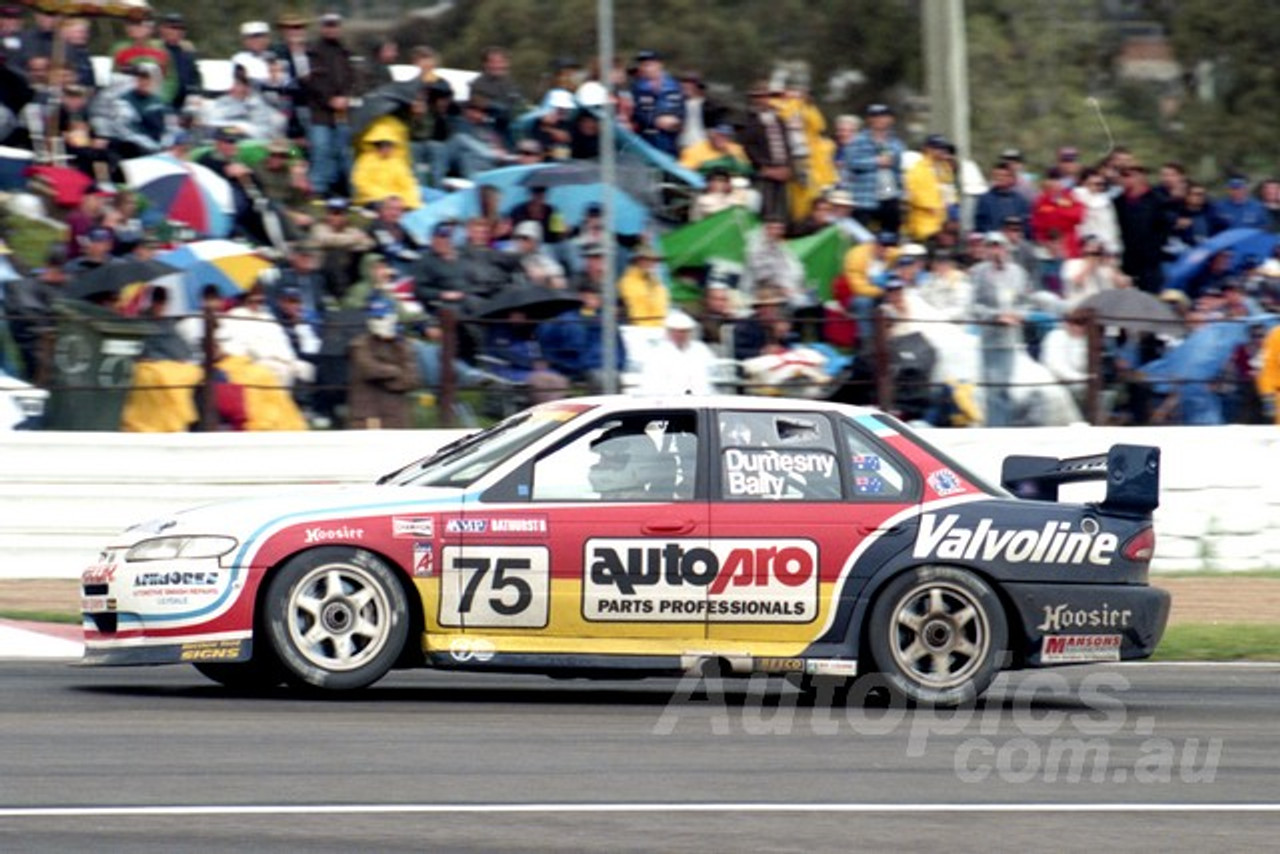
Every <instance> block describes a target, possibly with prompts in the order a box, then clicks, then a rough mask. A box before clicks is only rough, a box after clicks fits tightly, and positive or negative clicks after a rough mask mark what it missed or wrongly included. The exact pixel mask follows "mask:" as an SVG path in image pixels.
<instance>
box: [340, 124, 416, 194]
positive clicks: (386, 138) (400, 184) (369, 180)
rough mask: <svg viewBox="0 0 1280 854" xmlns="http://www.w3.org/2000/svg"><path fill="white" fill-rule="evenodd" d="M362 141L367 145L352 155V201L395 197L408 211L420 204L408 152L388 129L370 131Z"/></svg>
mask: <svg viewBox="0 0 1280 854" xmlns="http://www.w3.org/2000/svg"><path fill="white" fill-rule="evenodd" d="M364 144H365V145H367V146H368V148H366V149H365V150H364V151H362V152H361V153H360V156H359V157H357V158H356V164H355V168H354V169H353V170H352V172H351V190H352V192H353V194H354V197H355V201H356V204H362V205H364V204H369V203H370V202H379V201H381V200H383V199H385V198H387V197H388V196H398V197H400V199H401V200H402V201H403V202H404V206H405V207H406V208H408V209H410V210H413V209H415V208H419V207H421V206H422V195H421V192H420V190H419V189H418V180H417V178H415V177H414V174H413V168H412V166H411V165H410V159H409V154H408V152H407V151H406V150H405V149H404V147H403V146H402V145H401V143H400V141H398V140H397V139H396V138H395V136H393V135H392V132H391V130H389V129H385V130H378V129H375V130H373V131H370V132H369V134H368V135H367V136H366V138H365V141H364Z"/></svg>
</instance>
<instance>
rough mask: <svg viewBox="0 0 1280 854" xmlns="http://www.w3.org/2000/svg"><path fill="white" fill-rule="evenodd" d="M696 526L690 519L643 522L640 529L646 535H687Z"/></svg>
mask: <svg viewBox="0 0 1280 854" xmlns="http://www.w3.org/2000/svg"><path fill="white" fill-rule="evenodd" d="M696 526H697V523H696V522H695V521H694V520H692V519H659V520H657V521H654V522H645V523H644V525H643V526H642V527H641V528H640V530H641V531H643V532H644V533H646V534H655V535H656V534H667V535H670V534H687V533H689V532H690V531H692V530H693V529H694V528H695V527H696Z"/></svg>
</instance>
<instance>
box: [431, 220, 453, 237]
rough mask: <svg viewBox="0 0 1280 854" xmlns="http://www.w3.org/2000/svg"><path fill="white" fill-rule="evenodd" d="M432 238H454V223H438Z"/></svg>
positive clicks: (433, 230) (432, 232)
mask: <svg viewBox="0 0 1280 854" xmlns="http://www.w3.org/2000/svg"><path fill="white" fill-rule="evenodd" d="M431 236H432V237H453V223H451V222H438V223H436V224H435V227H434V228H432V229H431Z"/></svg>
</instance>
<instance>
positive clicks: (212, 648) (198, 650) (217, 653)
mask: <svg viewBox="0 0 1280 854" xmlns="http://www.w3.org/2000/svg"><path fill="white" fill-rule="evenodd" d="M243 646H244V641H242V640H218V641H197V642H195V643H184V644H183V645H182V650H181V652H180V654H179V660H181V661H234V660H236V659H238V658H239V657H240V650H241V649H242V648H243Z"/></svg>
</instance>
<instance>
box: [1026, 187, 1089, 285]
mask: <svg viewBox="0 0 1280 854" xmlns="http://www.w3.org/2000/svg"><path fill="white" fill-rule="evenodd" d="M1084 214H1085V210H1084V205H1082V204H1081V203H1080V201H1079V200H1078V199H1077V198H1076V197H1075V196H1073V195H1072V194H1071V192H1070V190H1068V188H1067V187H1066V186H1065V185H1064V184H1063V181H1062V173H1060V172H1058V170H1057V168H1056V167H1054V168H1051V169H1049V171H1048V172H1046V173H1045V176H1044V178H1043V179H1042V180H1041V182H1040V195H1038V196H1036V199H1035V201H1034V202H1033V203H1032V205H1031V235H1032V238H1033V239H1034V240H1035V242H1036V243H1038V244H1039V245H1040V247H1041V248H1042V249H1044V250H1045V251H1046V252H1047V253H1048V255H1049V257H1050V259H1052V260H1053V261H1054V262H1057V263H1059V264H1060V263H1061V262H1062V261H1063V260H1065V259H1067V258H1075V257H1078V256H1079V255H1080V236H1079V233H1078V230H1079V227H1080V223H1082V222H1083V221H1084Z"/></svg>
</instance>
